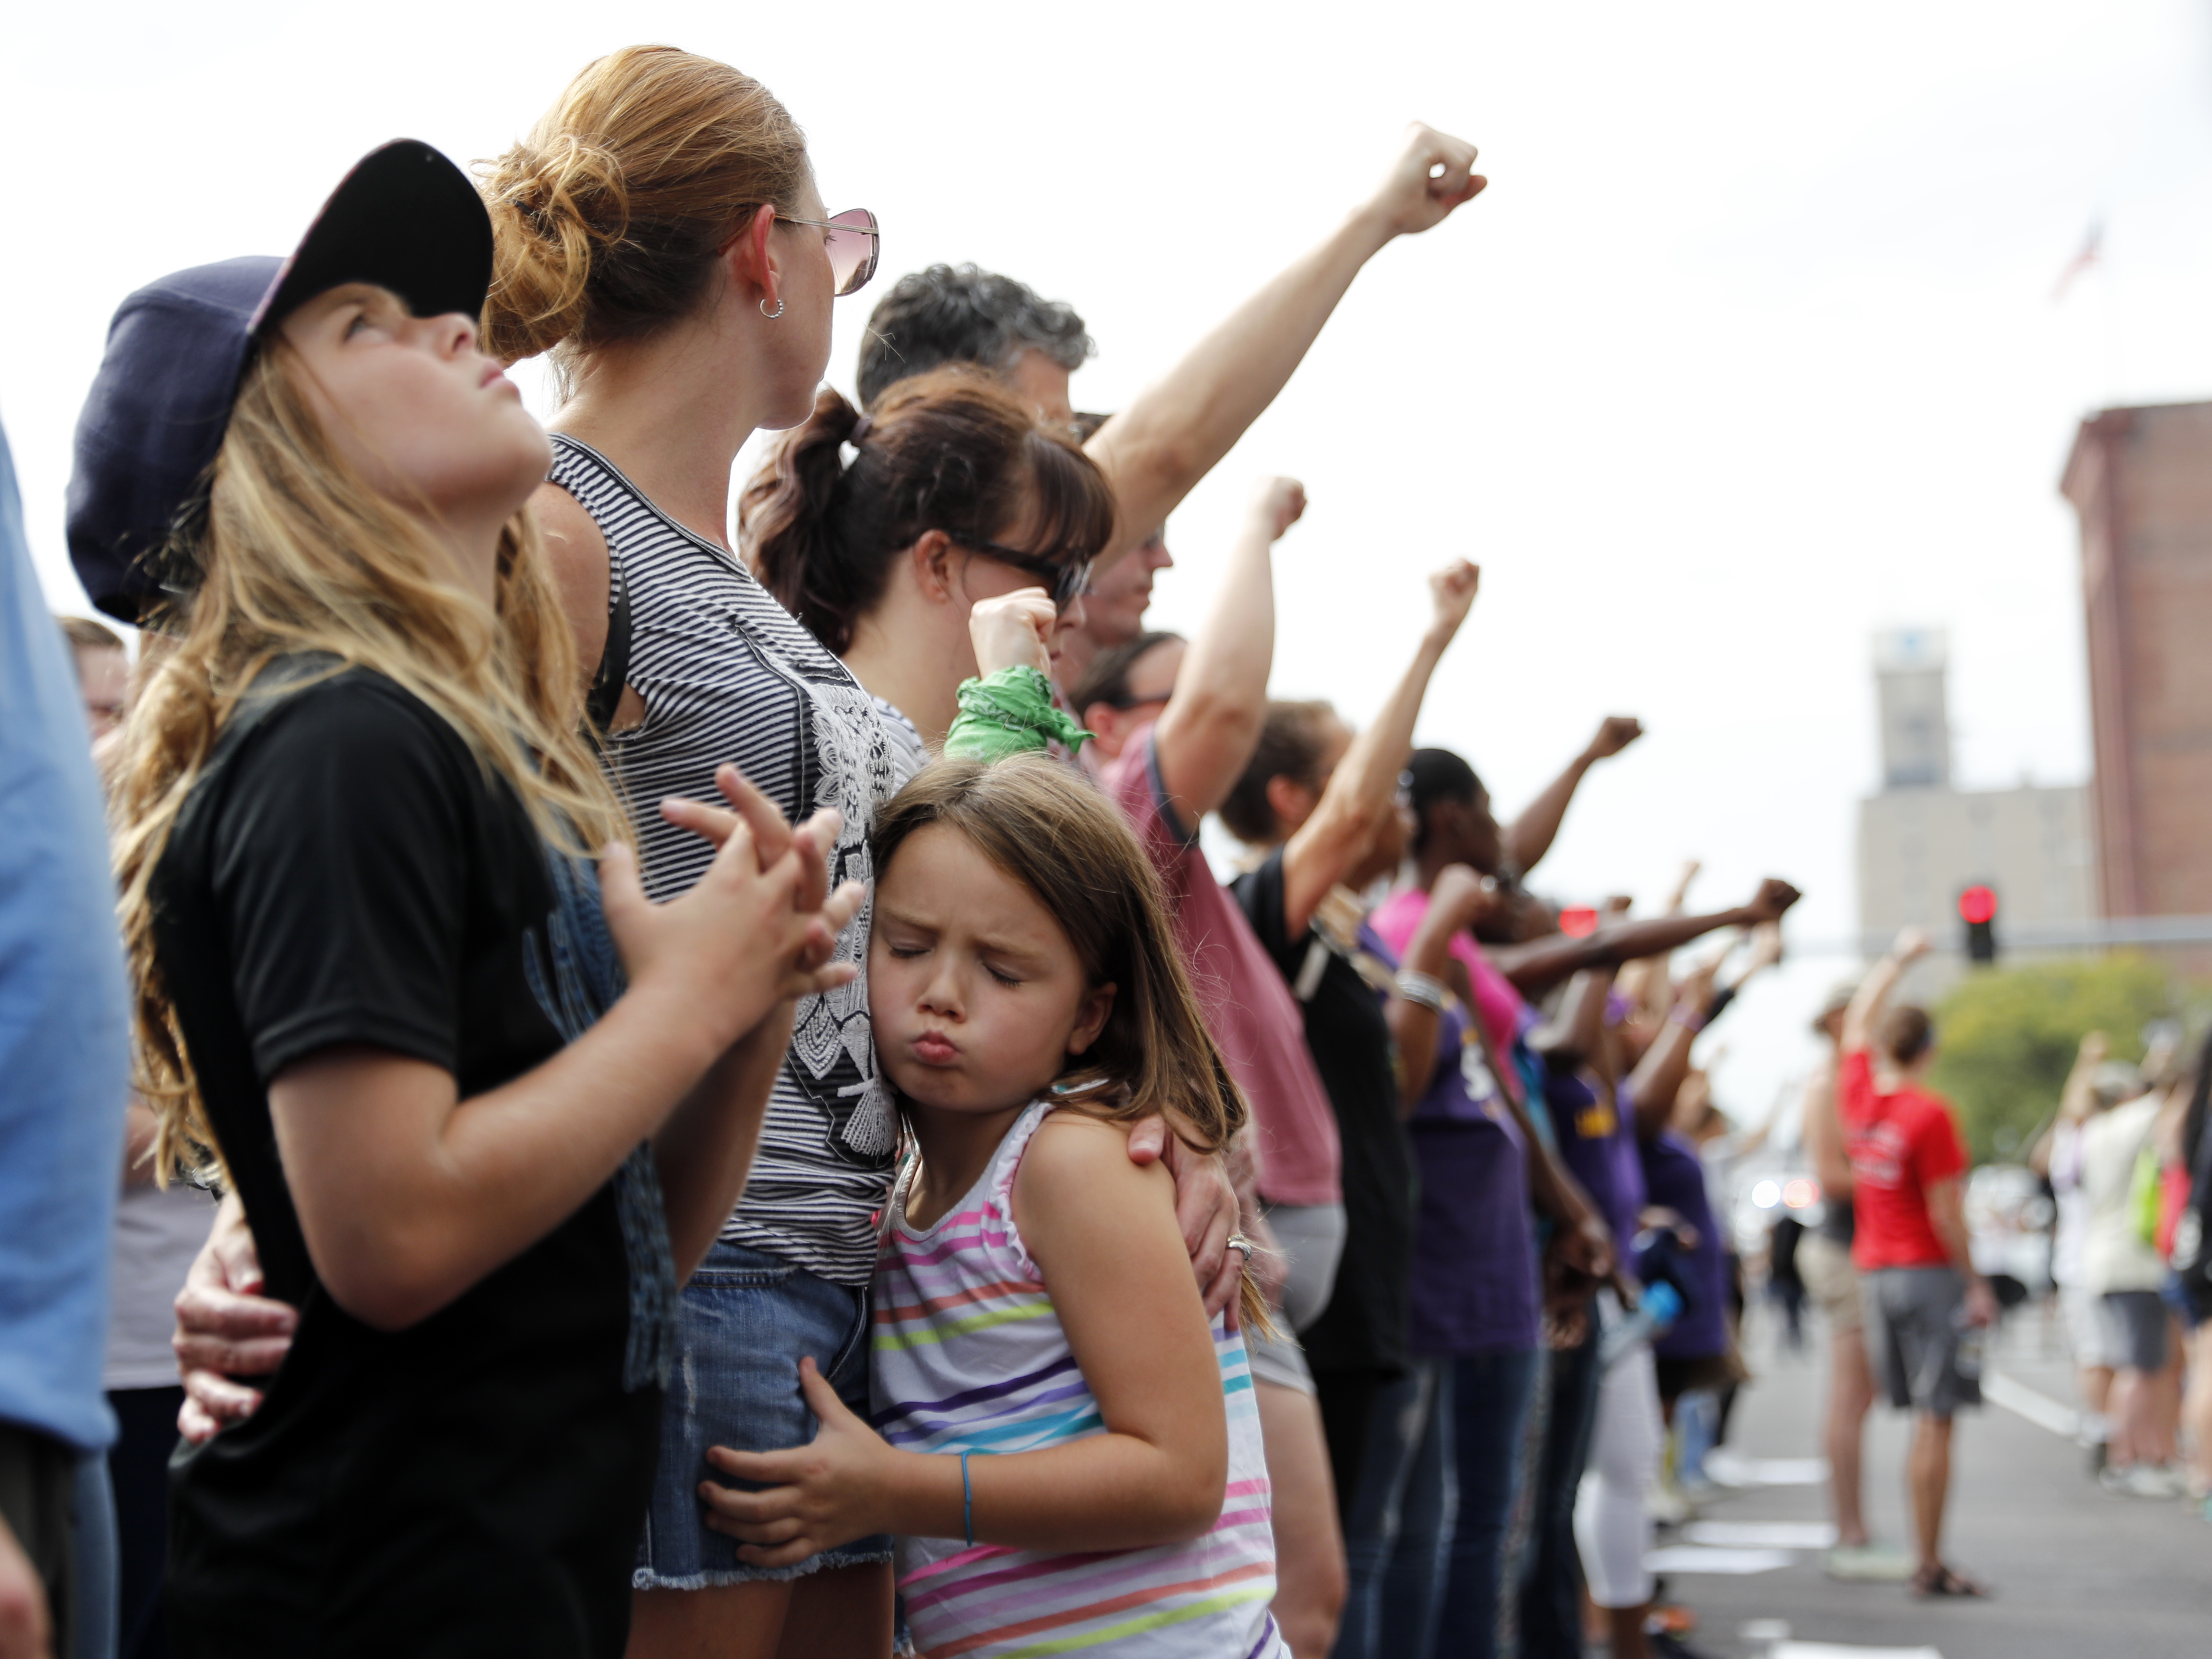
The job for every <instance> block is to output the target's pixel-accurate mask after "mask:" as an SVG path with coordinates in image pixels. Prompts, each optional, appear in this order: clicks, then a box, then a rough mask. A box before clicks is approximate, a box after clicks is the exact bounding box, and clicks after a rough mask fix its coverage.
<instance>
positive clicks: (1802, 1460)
mask: <svg viewBox="0 0 2212 1659" xmlns="http://www.w3.org/2000/svg"><path fill="white" fill-rule="evenodd" d="M1705 1473H1706V1474H1708V1475H1709V1476H1711V1478H1712V1480H1714V1482H1715V1483H1716V1484H1717V1485H1719V1486H1819V1485H1820V1483H1821V1482H1822V1481H1824V1480H1826V1479H1827V1478H1828V1460H1827V1459H1826V1458H1825V1457H1742V1456H1739V1455H1737V1454H1735V1452H1732V1451H1730V1450H1729V1449H1728V1448H1727V1447H1726V1446H1716V1447H1715V1448H1714V1449H1712V1450H1711V1451H1709V1452H1707V1453H1706V1454H1705Z"/></svg>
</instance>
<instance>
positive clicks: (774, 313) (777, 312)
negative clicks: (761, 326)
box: [760, 299, 783, 323]
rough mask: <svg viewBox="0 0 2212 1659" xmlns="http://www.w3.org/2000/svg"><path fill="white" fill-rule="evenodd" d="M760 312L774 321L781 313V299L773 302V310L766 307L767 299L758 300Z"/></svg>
mask: <svg viewBox="0 0 2212 1659" xmlns="http://www.w3.org/2000/svg"><path fill="white" fill-rule="evenodd" d="M760 313H761V315H762V316H763V317H765V318H767V319H769V321H770V322H771V323H772V322H774V321H775V319H777V318H779V317H781V316H782V315H783V301H781V300H778V301H776V302H775V310H774V311H770V310H769V308H768V301H767V300H765V299H763V300H762V301H761V302H760Z"/></svg>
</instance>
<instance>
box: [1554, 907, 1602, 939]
mask: <svg viewBox="0 0 2212 1659" xmlns="http://www.w3.org/2000/svg"><path fill="white" fill-rule="evenodd" d="M1559 931H1560V932H1561V933H1565V935H1566V936H1567V937H1568V938H1569V939H1588V938H1589V936H1590V935H1591V934H1592V933H1595V932H1597V909H1596V907H1595V906H1594V905H1589V904H1569V905H1565V906H1563V907H1562V908H1560V911H1559Z"/></svg>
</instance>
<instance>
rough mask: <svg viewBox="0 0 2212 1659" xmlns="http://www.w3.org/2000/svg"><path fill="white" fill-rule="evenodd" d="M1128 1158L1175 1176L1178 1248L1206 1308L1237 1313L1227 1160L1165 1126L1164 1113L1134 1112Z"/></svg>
mask: <svg viewBox="0 0 2212 1659" xmlns="http://www.w3.org/2000/svg"><path fill="white" fill-rule="evenodd" d="M1124 1145H1125V1146H1126V1148H1127V1152H1128V1155H1129V1161H1130V1162H1131V1163H1133V1164H1154V1163H1158V1164H1165V1165H1166V1167H1167V1171H1168V1173H1169V1174H1170V1175H1171V1176H1174V1177H1175V1193H1176V1224H1177V1225H1179V1226H1181V1227H1182V1245H1183V1249H1186V1250H1188V1252H1189V1253H1190V1267H1191V1271H1192V1273H1194V1274H1195V1275H1196V1276H1197V1279H1198V1285H1199V1289H1200V1291H1202V1292H1203V1293H1204V1296H1205V1298H1206V1312H1207V1313H1208V1314H1218V1313H1220V1312H1222V1311H1223V1310H1228V1314H1229V1318H1230V1322H1231V1323H1232V1324H1234V1323H1235V1322H1236V1319H1237V1290H1238V1287H1239V1286H1240V1285H1242V1283H1243V1278H1244V1265H1245V1264H1244V1258H1243V1255H1242V1254H1241V1253H1239V1252H1237V1251H1234V1250H1231V1249H1230V1248H1229V1241H1230V1239H1231V1237H1234V1236H1235V1234H1236V1231H1237V1215H1238V1213H1239V1206H1238V1205H1237V1183H1236V1182H1235V1181H1234V1180H1233V1179H1232V1178H1231V1175H1230V1171H1229V1161H1228V1159H1227V1158H1225V1157H1223V1155H1222V1154H1221V1153H1219V1152H1199V1151H1197V1150H1195V1149H1194V1148H1193V1147H1192V1146H1189V1145H1188V1143H1186V1142H1185V1141H1184V1140H1183V1139H1182V1137H1181V1136H1180V1135H1178V1134H1176V1133H1175V1131H1174V1130H1172V1129H1171V1128H1170V1127H1168V1121H1167V1120H1166V1119H1165V1118H1164V1117H1146V1118H1139V1119H1138V1120H1137V1121H1135V1122H1134V1123H1132V1124H1131V1125H1129V1133H1128V1139H1127V1141H1126V1142H1125V1143H1124Z"/></svg>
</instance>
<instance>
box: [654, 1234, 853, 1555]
mask: <svg viewBox="0 0 2212 1659" xmlns="http://www.w3.org/2000/svg"><path fill="white" fill-rule="evenodd" d="M868 1331H869V1319H868V1292H867V1291H866V1289H865V1288H863V1287H857V1286H854V1285H835V1284H832V1283H830V1281H829V1280H828V1279H823V1278H821V1277H819V1276H818V1275H817V1274H814V1273H809V1272H807V1271H806V1269H805V1268H804V1267H793V1265H792V1264H791V1263H790V1262H788V1261H783V1260H781V1258H780V1257H777V1256H773V1255H768V1254H767V1253H766V1252H764V1251H762V1250H755V1249H748V1248H746V1247H745V1246H744V1245H742V1244H732V1243H726V1242H722V1241H717V1242H716V1243H715V1245H714V1248H713V1249H710V1250H708V1252H707V1259H706V1261H703V1262H702V1263H701V1264H700V1266H699V1271H698V1272H697V1273H694V1274H692V1275H691V1282H690V1284H689V1285H686V1286H685V1287H684V1295H683V1307H682V1316H681V1319H680V1320H679V1330H678V1337H677V1346H676V1363H675V1365H674V1366H673V1367H672V1368H671V1371H670V1375H669V1378H668V1404H667V1407H666V1410H665V1412H664V1413H662V1416H661V1419H660V1467H659V1474H658V1475H657V1477H656V1478H655V1480H654V1482H653V1504H652V1507H651V1508H650V1509H649V1510H647V1512H646V1517H645V1536H644V1539H643V1540H642V1541H641V1543H640V1544H639V1546H638V1555H637V1571H636V1572H635V1574H633V1575H632V1577H631V1579H630V1582H631V1583H632V1584H633V1585H635V1587H636V1588H637V1589H706V1588H707V1587H708V1586H709V1585H712V1584H742V1583H749V1582H750V1581H752V1580H755V1579H778V1578H799V1577H804V1576H805V1575H806V1574H808V1573H811V1572H818V1571H821V1570H822V1569H823V1568H824V1567H849V1566H857V1565H861V1564H863V1563H866V1562H873V1561H888V1560H890V1559H891V1541H890V1537H889V1536H888V1535H886V1534H877V1535H875V1536H873V1537H869V1538H856V1539H854V1540H853V1541H851V1542H850V1543H848V1544H840V1545H839V1546H837V1547H836V1548H835V1549H829V1550H824V1551H823V1552H822V1553H821V1554H819V1555H816V1556H810V1557H809V1558H808V1559H805V1560H804V1561H801V1562H800V1563H799V1564H798V1565H796V1566H789V1567H755V1566H749V1565H746V1564H745V1563H744V1562H743V1561H740V1560H738V1541H737V1540H736V1539H734V1538H732V1537H729V1536H727V1535H726V1534H723V1533H719V1532H709V1531H708V1529H707V1525H706V1522H705V1519H704V1509H703V1506H702V1504H701V1503H700V1501H699V1482H700V1481H702V1480H723V1478H724V1477H723V1476H722V1475H720V1474H719V1473H717V1472H716V1471H715V1470H714V1469H713V1468H709V1467H708V1462H707V1448H708V1447H709V1446H729V1447H732V1448H734V1449H737V1450H738V1451H782V1450H787V1449H789V1448H791V1447H793V1446H803V1445H805V1443H807V1442H808V1441H810V1440H811V1439H813V1437H814V1434H815V1431H816V1429H817V1426H818V1425H817V1423H816V1421H815V1418H814V1413H812V1412H811V1411H809V1410H808V1409H807V1408H806V1401H805V1397H804V1396H803V1395H801V1394H800V1393H799V1359H800V1358H802V1357H803V1356H805V1355H810V1354H811V1355H812V1356H813V1358H814V1363H815V1364H816V1365H817V1366H818V1367H819V1368H820V1370H821V1371H822V1374H823V1376H825V1377H827V1378H829V1383H830V1386H831V1387H833V1388H835V1389H836V1390H837V1393H838V1395H840V1396H841V1397H842V1399H843V1400H844V1401H845V1403H846V1404H847V1405H848V1406H850V1407H852V1408H853V1409H854V1411H856V1412H858V1413H860V1415H861V1416H862V1417H864V1418H865V1417H866V1416H867V1414H868Z"/></svg>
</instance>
